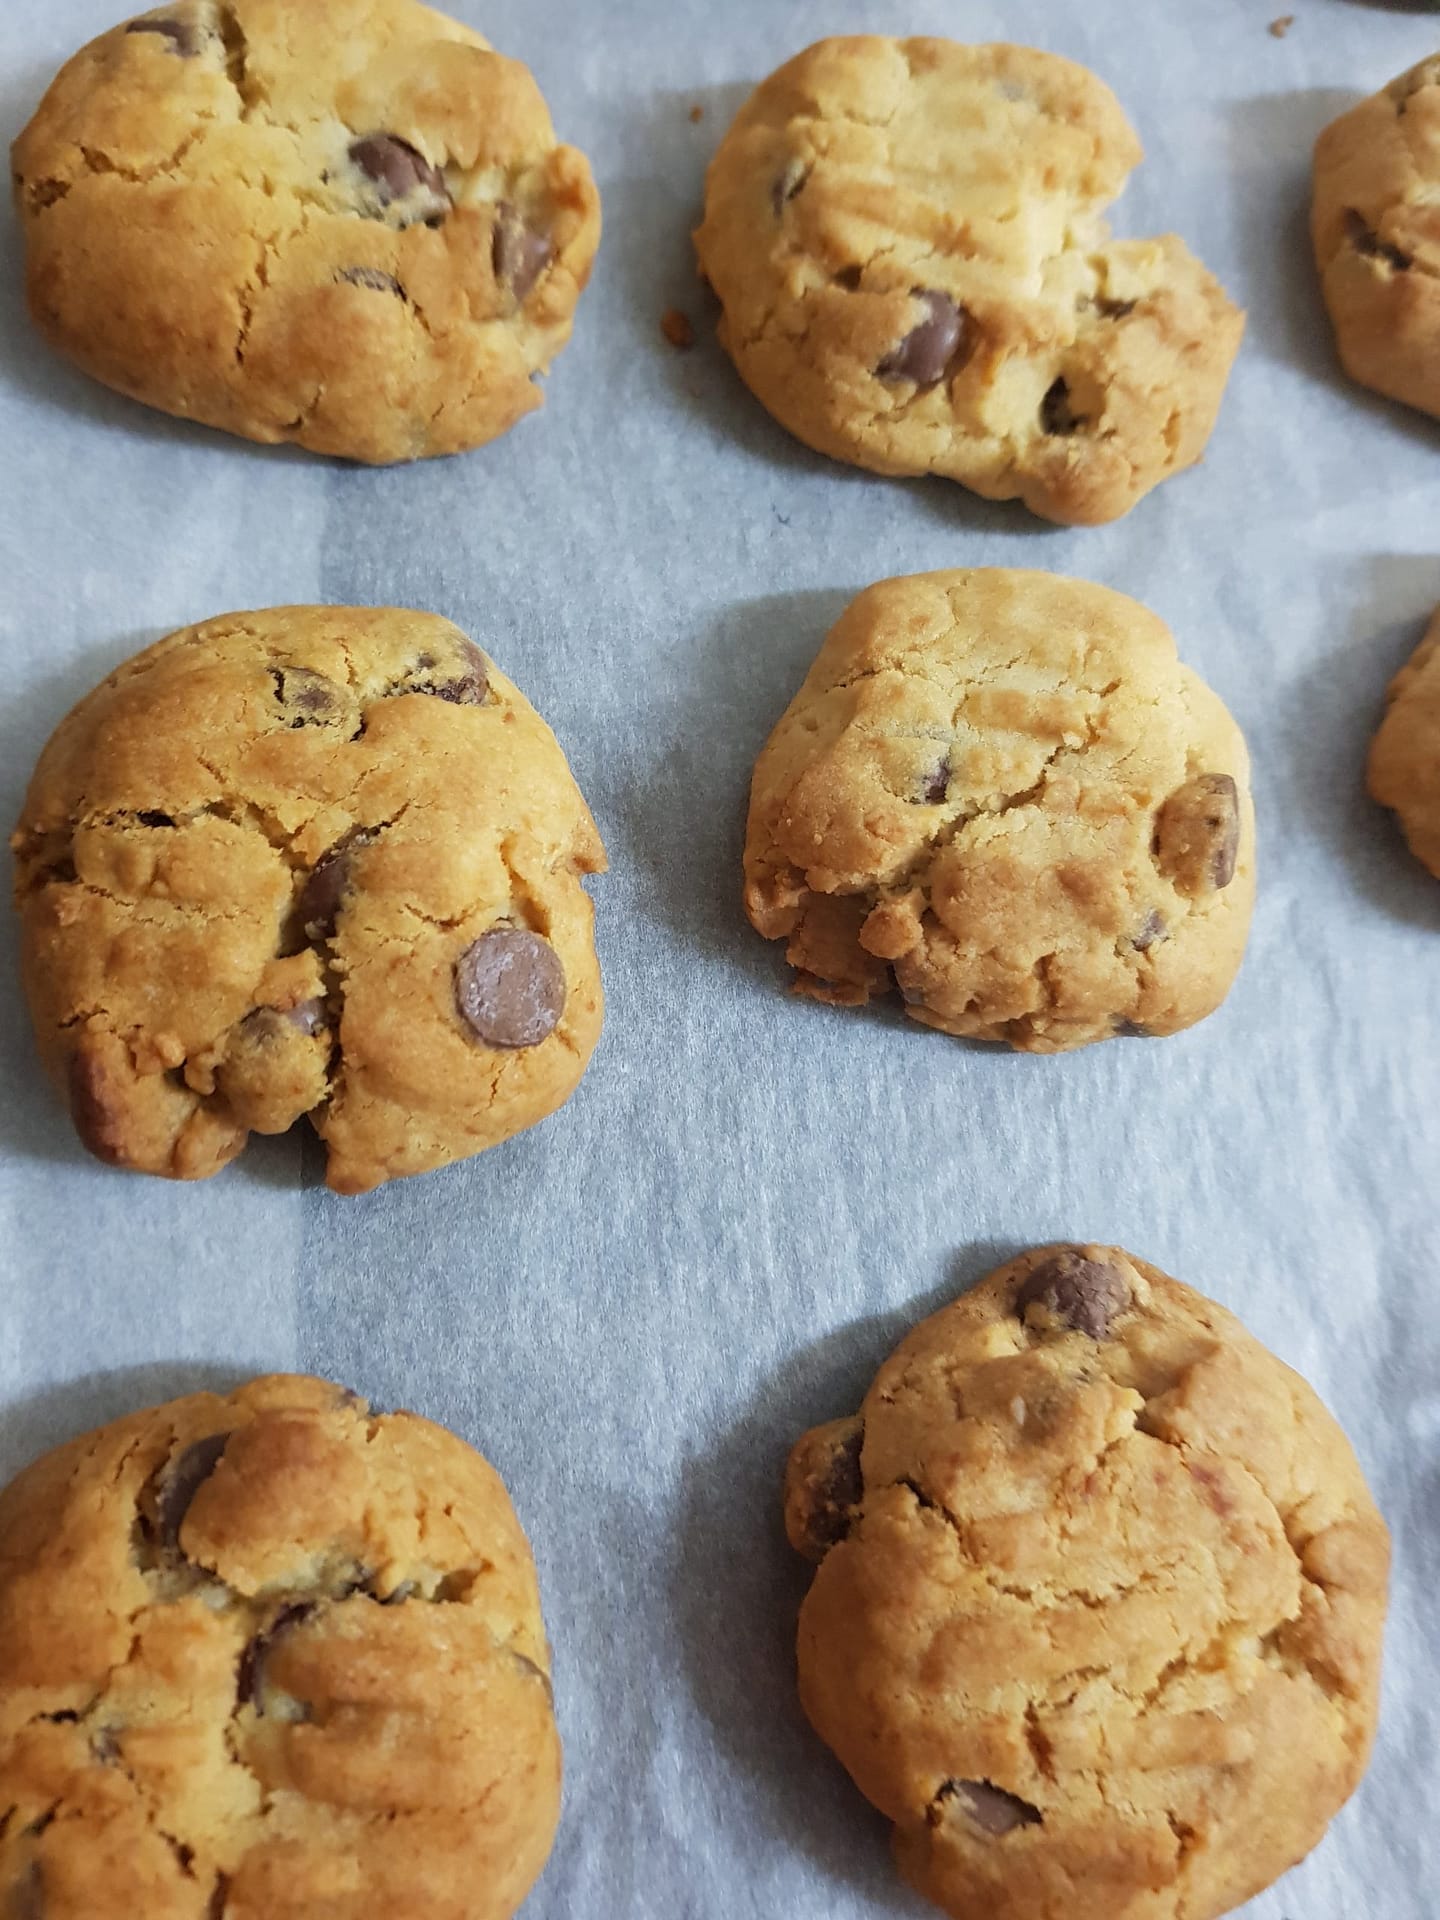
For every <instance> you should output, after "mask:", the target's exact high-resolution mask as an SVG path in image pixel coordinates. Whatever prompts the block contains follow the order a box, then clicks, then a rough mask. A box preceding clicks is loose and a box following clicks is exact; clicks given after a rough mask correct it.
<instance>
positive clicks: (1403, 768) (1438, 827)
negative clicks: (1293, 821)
mask: <svg viewBox="0 0 1440 1920" xmlns="http://www.w3.org/2000/svg"><path fill="white" fill-rule="evenodd" d="M1370 792H1371V794H1372V795H1373V797H1374V798H1375V799H1376V800H1378V801H1379V802H1380V804H1381V805H1382V806H1386V807H1393V808H1394V809H1395V811H1396V813H1397V814H1398V815H1399V816H1400V824H1401V826H1402V827H1403V828H1404V829H1405V838H1406V839H1407V840H1408V841H1409V843H1410V847H1411V850H1412V852H1413V853H1414V855H1415V857H1416V859H1417V860H1421V861H1423V862H1424V864H1425V865H1426V866H1427V867H1428V868H1429V869H1430V871H1431V873H1433V874H1435V875H1436V876H1437V878H1440V613H1437V614H1436V616H1435V618H1434V619H1433V620H1432V621H1431V622H1430V629H1429V631H1428V632H1427V634H1426V635H1425V638H1424V639H1423V640H1422V641H1421V642H1420V645H1419V646H1418V647H1417V648H1416V649H1415V652H1414V653H1413V654H1412V655H1411V657H1410V659H1409V660H1407V661H1406V663H1405V665H1404V666H1403V667H1402V668H1401V669H1400V671H1399V673H1397V674H1396V676H1395V678H1394V679H1393V680H1392V681H1391V683H1390V692H1389V705H1388V706H1387V708H1386V712H1385V718H1384V719H1383V720H1382V721H1381V723H1380V730H1379V732H1378V733H1377V734H1376V736H1375V741H1374V744H1373V745H1372V747H1371V749H1370Z"/></svg>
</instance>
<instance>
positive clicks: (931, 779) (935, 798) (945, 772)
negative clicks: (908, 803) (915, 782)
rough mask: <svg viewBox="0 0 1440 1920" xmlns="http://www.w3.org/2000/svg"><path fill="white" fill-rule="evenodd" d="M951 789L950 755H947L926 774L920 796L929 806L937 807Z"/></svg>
mask: <svg viewBox="0 0 1440 1920" xmlns="http://www.w3.org/2000/svg"><path fill="white" fill-rule="evenodd" d="M949 791H950V757H949V755H948V754H947V755H946V757H945V758H944V759H943V760H942V761H941V762H940V763H939V765H938V766H936V767H935V768H934V769H933V770H932V771H931V772H930V773H927V774H926V776H925V781H924V784H923V785H922V786H921V788H920V798H921V800H922V801H923V802H924V803H925V805H926V806H929V807H937V806H939V804H940V802H941V801H942V800H943V799H944V798H945V795H946V794H947V793H948V792H949Z"/></svg>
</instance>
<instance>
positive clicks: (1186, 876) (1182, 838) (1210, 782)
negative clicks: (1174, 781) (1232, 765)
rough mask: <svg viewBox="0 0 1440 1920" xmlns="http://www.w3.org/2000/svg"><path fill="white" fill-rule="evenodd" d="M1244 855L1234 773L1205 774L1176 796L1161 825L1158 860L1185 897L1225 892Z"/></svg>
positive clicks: (1158, 824) (1157, 833) (1164, 810)
mask: <svg viewBox="0 0 1440 1920" xmlns="http://www.w3.org/2000/svg"><path fill="white" fill-rule="evenodd" d="M1239 857H1240V790H1239V788H1238V787H1237V786H1236V784H1235V781H1234V780H1233V779H1232V778H1231V776H1230V775H1229V774H1228V773H1201V774H1197V775H1196V776H1195V778H1194V779H1193V780H1187V781H1186V783H1185V785H1184V786H1183V787H1181V788H1179V789H1178V790H1177V791H1176V792H1175V793H1172V794H1171V796H1170V798H1169V799H1168V800H1167V801H1166V802H1165V804H1164V806H1163V807H1162V808H1161V809H1160V813H1159V817H1158V819H1157V821H1156V823H1155V858H1156V861H1157V863H1158V864H1159V866H1160V869H1161V871H1162V872H1164V873H1167V874H1168V875H1169V876H1170V878H1171V879H1172V880H1173V881H1174V883H1175V885H1176V886H1177V887H1178V888H1179V890H1180V891H1181V892H1182V893H1186V894H1202V893H1219V892H1221V891H1222V890H1223V889H1224V888H1225V887H1228V886H1229V884H1230V882H1231V881H1232V880H1233V879H1234V878H1235V866H1236V862H1237V861H1238V859H1239Z"/></svg>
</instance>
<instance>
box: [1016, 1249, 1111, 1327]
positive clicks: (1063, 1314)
mask: <svg viewBox="0 0 1440 1920" xmlns="http://www.w3.org/2000/svg"><path fill="white" fill-rule="evenodd" d="M1129 1305H1130V1287H1129V1283H1128V1282H1127V1281H1126V1279H1125V1276H1124V1274H1122V1273H1121V1272H1120V1271H1119V1269H1118V1268H1117V1267H1114V1266H1112V1265H1111V1264H1110V1263H1109V1261H1107V1260H1092V1259H1091V1258H1090V1257H1089V1256H1088V1255H1087V1254H1084V1253H1081V1252H1080V1250H1079V1249H1078V1248H1076V1247H1067V1248H1065V1249H1064V1251H1062V1252H1060V1253H1052V1254H1051V1255H1050V1257H1049V1259H1048V1260H1042V1261H1041V1262H1040V1265H1039V1266H1038V1267H1035V1268H1032V1270H1031V1271H1030V1272H1029V1273H1028V1274H1027V1275H1026V1276H1025V1278H1024V1280H1023V1281H1022V1282H1021V1283H1020V1288H1019V1291H1018V1292H1017V1293H1016V1295H1015V1311H1016V1313H1017V1314H1018V1315H1019V1316H1020V1318H1021V1319H1022V1320H1024V1319H1027V1318H1028V1317H1029V1314H1030V1311H1031V1309H1032V1308H1039V1309H1040V1310H1041V1312H1042V1314H1044V1315H1047V1316H1048V1317H1049V1318H1050V1319H1051V1320H1053V1321H1055V1322H1057V1323H1058V1324H1059V1325H1060V1326H1061V1327H1062V1328H1068V1329H1069V1330H1070V1331H1071V1332H1073V1333H1085V1334H1089V1336H1090V1338H1091V1339H1092V1340H1104V1339H1105V1338H1106V1337H1107V1335H1108V1334H1109V1332H1110V1327H1111V1324H1112V1323H1113V1322H1114V1321H1115V1320H1116V1319H1118V1317H1119V1316H1120V1315H1121V1314H1122V1313H1124V1312H1125V1310H1126V1308H1127V1307H1128V1306H1129Z"/></svg>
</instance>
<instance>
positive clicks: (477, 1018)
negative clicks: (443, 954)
mask: <svg viewBox="0 0 1440 1920" xmlns="http://www.w3.org/2000/svg"><path fill="white" fill-rule="evenodd" d="M455 1001H456V1005H457V1006H458V1007H459V1009H460V1014H461V1017H462V1018H463V1019H464V1021H465V1022H466V1024H467V1025H468V1026H469V1027H470V1028H471V1030H472V1031H473V1032H474V1033H475V1035H476V1036H477V1037H478V1038H479V1039H481V1040H483V1041H484V1042H485V1044H486V1046H490V1047H537V1046H539V1044H540V1042H541V1041H542V1040H544V1039H546V1038H548V1036H549V1035H550V1034H552V1033H553V1032H554V1031H555V1026H556V1022H557V1021H558V1020H559V1018H560V1015H561V1014H562V1013H563V1012H564V1011H565V970H564V968H563V967H562V966H561V965H560V956H559V954H557V953H556V951H555V949H554V948H553V947H552V946H551V945H550V943H549V941H548V940H542V939H541V938H540V935H539V934H538V933H530V932H527V931H526V929H525V928H523V927H496V928H494V929H493V930H492V931H491V932H490V933H484V934H481V936H480V938H479V939H478V940H477V941H476V942H475V944H474V946H472V947H468V948H467V949H466V951H465V952H464V953H463V954H462V955H461V957H460V960H459V963H458V964H457V966H456V968H455Z"/></svg>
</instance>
